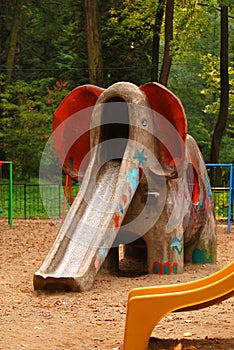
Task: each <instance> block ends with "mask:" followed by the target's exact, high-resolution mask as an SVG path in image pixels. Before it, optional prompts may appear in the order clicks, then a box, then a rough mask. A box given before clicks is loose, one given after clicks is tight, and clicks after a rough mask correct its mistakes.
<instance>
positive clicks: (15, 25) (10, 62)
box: [6, 0, 23, 83]
mask: <svg viewBox="0 0 234 350" xmlns="http://www.w3.org/2000/svg"><path fill="white" fill-rule="evenodd" d="M22 4H23V1H22V0H18V1H15V5H14V14H13V22H12V27H11V33H10V40H9V47H8V54H7V59H6V69H7V82H8V83H10V82H11V81H12V75H13V68H14V62H15V56H16V49H17V43H18V36H19V31H20V26H21V20H22Z"/></svg>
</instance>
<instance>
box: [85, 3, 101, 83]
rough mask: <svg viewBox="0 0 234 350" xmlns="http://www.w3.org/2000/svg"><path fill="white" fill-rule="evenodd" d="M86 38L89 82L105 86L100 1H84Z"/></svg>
mask: <svg viewBox="0 0 234 350" xmlns="http://www.w3.org/2000/svg"><path fill="white" fill-rule="evenodd" d="M84 8H85V22H86V36H87V45H88V65H89V81H90V83H91V84H96V85H99V86H103V84H104V83H103V61H102V50H101V39H100V35H99V12H98V1H93V0H84Z"/></svg>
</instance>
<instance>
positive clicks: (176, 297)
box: [123, 262, 234, 350]
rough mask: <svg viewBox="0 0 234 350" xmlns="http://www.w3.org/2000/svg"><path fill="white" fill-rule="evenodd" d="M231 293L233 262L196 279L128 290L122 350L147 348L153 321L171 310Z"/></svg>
mask: <svg viewBox="0 0 234 350" xmlns="http://www.w3.org/2000/svg"><path fill="white" fill-rule="evenodd" d="M232 295H234V262H232V263H231V264H229V265H228V266H226V267H225V268H223V269H222V270H220V271H218V272H216V273H214V274H212V275H210V276H208V277H205V278H202V279H199V280H196V281H192V282H188V283H181V284H174V285H166V286H156V287H154V286H153V287H145V288H135V289H132V290H131V291H130V292H129V296H128V305H127V314H126V323H125V335H124V345H123V350H133V349H134V350H147V349H148V342H149V338H150V335H151V333H152V331H153V329H154V327H155V326H156V324H157V323H158V322H159V321H160V320H161V319H162V318H163V317H165V316H166V315H167V314H169V313H170V312H172V311H188V310H193V309H199V308H202V307H207V306H210V305H213V304H215V303H218V302H220V301H223V300H224V299H226V298H228V297H230V296H232Z"/></svg>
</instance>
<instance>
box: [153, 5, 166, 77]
mask: <svg viewBox="0 0 234 350" xmlns="http://www.w3.org/2000/svg"><path fill="white" fill-rule="evenodd" d="M165 1H166V0H159V1H158V6H157V9H156V13H155V23H154V29H153V45H152V67H151V81H158V72H159V49H160V34H161V27H162V20H163V15H164V5H165Z"/></svg>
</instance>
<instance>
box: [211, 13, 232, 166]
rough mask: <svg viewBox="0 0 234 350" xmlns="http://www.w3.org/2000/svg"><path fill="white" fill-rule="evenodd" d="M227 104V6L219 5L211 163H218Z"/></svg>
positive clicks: (226, 116)
mask: <svg viewBox="0 0 234 350" xmlns="http://www.w3.org/2000/svg"><path fill="white" fill-rule="evenodd" d="M228 104H229V77H228V7H227V6H222V7H221V47H220V108H219V116H218V120H217V123H216V125H215V129H214V133H213V137H212V143H211V154H210V161H211V163H216V164H217V163H219V152H220V145H221V140H222V136H223V134H224V131H225V128H226V124H227V118H228Z"/></svg>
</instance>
